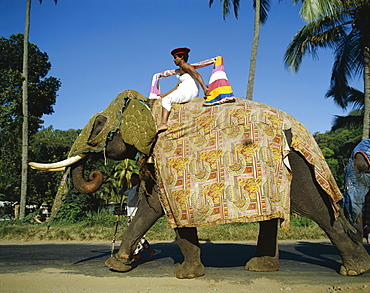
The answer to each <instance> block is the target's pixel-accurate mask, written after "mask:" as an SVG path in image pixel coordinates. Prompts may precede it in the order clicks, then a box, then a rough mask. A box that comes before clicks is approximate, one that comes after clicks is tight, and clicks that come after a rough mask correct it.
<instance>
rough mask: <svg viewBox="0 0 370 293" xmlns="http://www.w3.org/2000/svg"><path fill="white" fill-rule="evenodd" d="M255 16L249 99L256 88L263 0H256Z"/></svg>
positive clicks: (248, 90)
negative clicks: (255, 79) (255, 80)
mask: <svg viewBox="0 0 370 293" xmlns="http://www.w3.org/2000/svg"><path fill="white" fill-rule="evenodd" d="M255 3H256V4H255V5H256V7H255V16H254V33H253V44H252V52H251V58H250V64H249V76H248V87H247V99H248V100H252V99H253V88H254V77H255V75H256V63H257V50H258V42H259V38H260V25H261V22H260V13H261V12H260V11H261V1H260V0H256V1H255Z"/></svg>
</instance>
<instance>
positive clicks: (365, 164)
mask: <svg viewBox="0 0 370 293" xmlns="http://www.w3.org/2000/svg"><path fill="white" fill-rule="evenodd" d="M353 165H354V166H355V168H356V170H358V171H359V172H361V173H369V172H370V164H369V159H368V158H367V156H366V154H364V153H363V152H357V153H356V154H355V157H354V160H353Z"/></svg>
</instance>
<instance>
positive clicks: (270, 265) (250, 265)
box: [244, 256, 280, 272]
mask: <svg viewBox="0 0 370 293" xmlns="http://www.w3.org/2000/svg"><path fill="white" fill-rule="evenodd" d="M244 268H245V269H246V270H248V271H254V272H275V271H278V270H279V269H280V264H279V259H278V258H277V257H272V256H258V257H253V258H252V259H250V261H248V262H247V264H246V265H245V267H244Z"/></svg>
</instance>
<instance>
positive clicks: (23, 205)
mask: <svg viewBox="0 0 370 293" xmlns="http://www.w3.org/2000/svg"><path fill="white" fill-rule="evenodd" d="M39 1H40V3H42V0H39ZM54 2H55V4H56V3H57V2H58V0H54ZM30 15H31V0H27V2H26V21H25V27H24V40H23V73H22V75H23V83H22V114H23V124H22V171H21V172H22V176H21V198H20V214H19V216H20V218H21V219H23V218H24V217H25V215H26V197H27V182H28V180H27V174H28V173H27V170H28V42H29V37H28V35H29V32H30Z"/></svg>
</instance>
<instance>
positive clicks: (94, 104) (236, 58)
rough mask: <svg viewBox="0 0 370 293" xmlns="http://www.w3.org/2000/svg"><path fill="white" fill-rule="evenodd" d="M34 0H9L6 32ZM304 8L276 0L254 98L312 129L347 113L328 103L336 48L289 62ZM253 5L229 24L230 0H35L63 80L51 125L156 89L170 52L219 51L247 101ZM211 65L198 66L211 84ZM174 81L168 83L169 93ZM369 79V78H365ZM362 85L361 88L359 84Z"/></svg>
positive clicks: (2, 8) (18, 24)
mask: <svg viewBox="0 0 370 293" xmlns="http://www.w3.org/2000/svg"><path fill="white" fill-rule="evenodd" d="M25 3H26V0H0V36H3V37H9V36H10V35H11V34H15V33H18V32H22V33H23V32H24V19H25ZM299 8H300V5H297V6H293V5H292V4H291V2H290V1H289V0H283V1H281V2H280V3H279V1H272V7H271V11H270V13H269V18H268V21H267V23H266V24H265V25H264V26H263V27H262V29H261V36H260V45H259V52H258V56H257V71H256V80H255V89H254V96H253V100H254V101H256V102H262V103H266V104H269V105H271V106H273V107H276V108H279V109H281V110H283V111H285V112H287V113H289V114H291V115H293V116H294V117H295V118H297V119H298V120H300V121H301V122H302V123H303V124H304V125H305V126H306V127H307V128H308V130H309V131H310V132H312V133H314V132H321V133H323V132H325V131H328V130H330V128H331V125H332V121H333V118H334V115H345V114H346V112H343V110H342V109H340V108H339V107H338V106H336V105H335V104H334V102H333V100H332V99H325V93H326V92H327V90H328V88H329V84H330V74H331V68H332V64H333V57H332V52H331V51H330V50H326V51H325V50H320V51H319V59H316V60H313V59H312V58H311V57H310V56H307V57H306V58H304V60H303V63H302V65H301V68H300V70H299V72H298V73H294V74H293V73H292V72H291V71H290V70H288V69H287V68H285V67H284V64H283V57H284V52H285V50H286V48H287V46H288V44H289V42H290V40H291V38H292V37H293V36H294V34H295V33H296V32H297V31H298V30H299V29H301V28H302V27H303V25H304V22H303V21H302V19H301V18H300V17H299V14H298V12H299ZM253 13H254V12H253V9H252V6H251V1H241V6H240V12H239V19H235V17H234V15H233V14H230V15H229V16H228V17H227V20H226V21H224V20H223V18H222V7H221V3H220V2H219V1H217V0H215V1H214V4H213V6H212V8H209V6H208V0H136V1H122V0H104V1H103V0H59V1H58V4H57V5H55V4H54V1H53V0H43V3H42V4H41V5H40V3H39V1H38V0H33V1H32V7H31V30H30V41H31V42H32V43H35V44H36V45H37V46H38V47H39V48H40V50H41V51H43V52H46V53H47V54H48V55H49V60H50V62H51V64H52V69H51V70H50V72H49V75H50V76H54V77H56V78H59V79H60V80H61V82H62V86H61V88H60V90H59V91H58V98H57V102H56V105H55V106H54V111H55V112H54V113H53V114H52V115H46V116H44V117H43V119H44V121H45V123H44V127H48V126H50V125H52V126H53V127H54V128H55V129H62V130H67V129H70V128H74V129H78V128H83V127H84V126H85V124H86V123H87V121H88V119H89V118H90V117H91V116H92V115H93V114H94V113H96V112H99V111H101V110H103V109H105V108H106V107H107V106H108V104H109V103H110V101H111V100H112V99H113V98H114V97H115V96H116V95H117V94H118V93H119V92H121V91H122V90H125V89H134V90H137V91H139V92H140V93H142V94H143V95H146V96H148V95H149V89H150V83H151V78H152V75H153V74H154V73H157V72H161V71H163V70H166V69H173V68H175V65H174V64H173V60H172V57H171V55H170V51H171V50H172V49H173V48H176V47H180V46H187V47H189V48H191V52H190V59H189V62H190V63H192V62H197V61H202V60H205V59H208V58H211V57H215V56H217V55H221V56H223V57H224V62H225V69H226V72H227V75H228V78H229V81H230V84H231V86H232V88H233V91H234V94H235V96H237V97H245V95H246V94H245V93H246V86H247V78H248V71H249V56H250V50H251V44H252V38H253ZM211 70H212V68H211V67H207V68H204V69H201V70H199V72H200V73H201V74H202V76H203V78H204V80H205V81H206V83H207V81H208V79H209V75H210V72H211ZM175 83H176V78H175V77H168V78H163V79H161V87H162V91H163V92H165V91H167V90H169V89H170V88H172V87H173V86H174V85H175ZM359 84H360V85H361V83H359ZM360 89H361V90H362V89H363V88H362V85H361V86H360Z"/></svg>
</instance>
